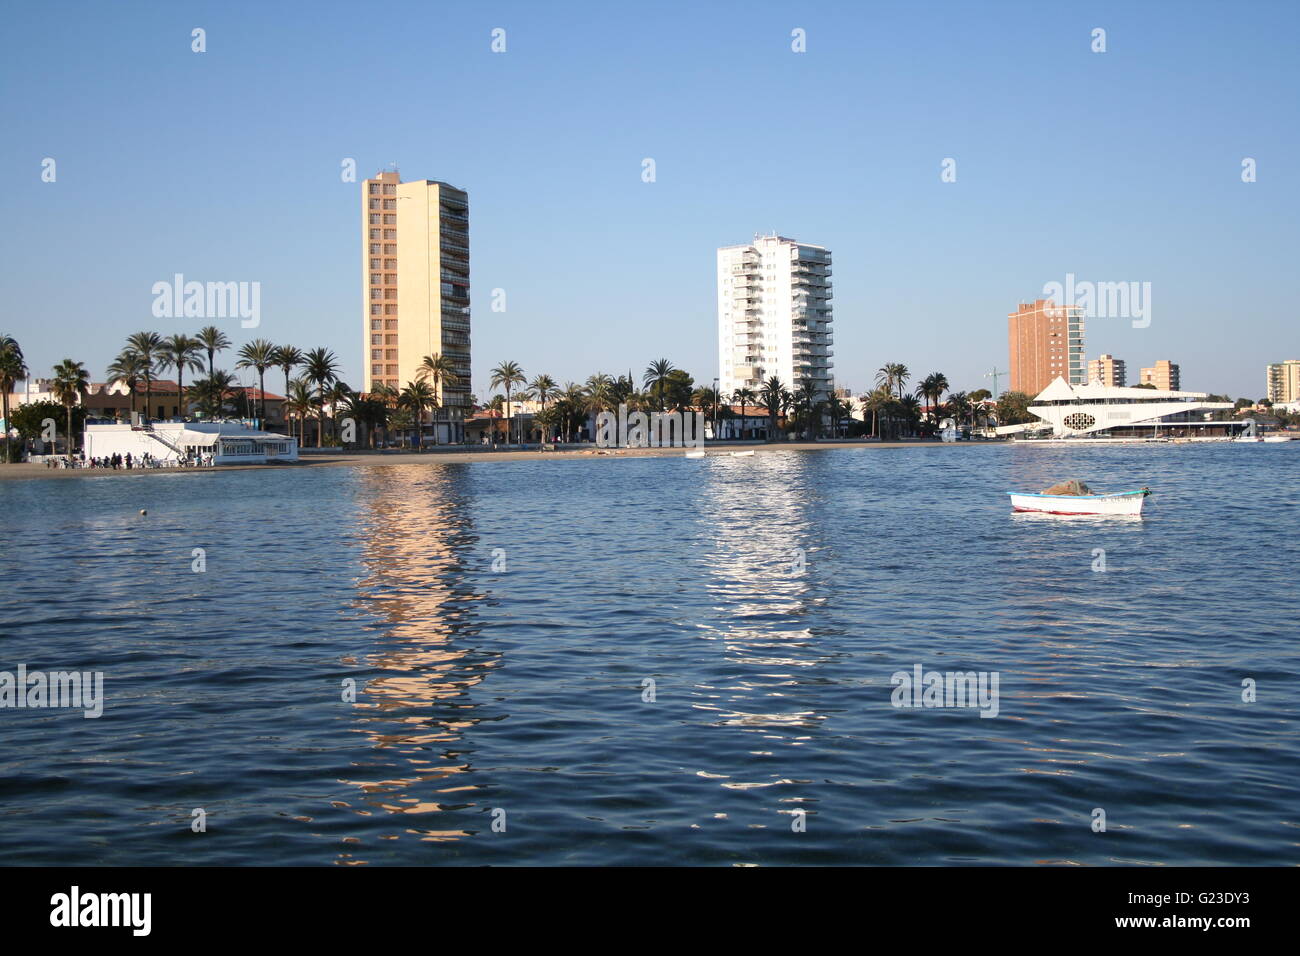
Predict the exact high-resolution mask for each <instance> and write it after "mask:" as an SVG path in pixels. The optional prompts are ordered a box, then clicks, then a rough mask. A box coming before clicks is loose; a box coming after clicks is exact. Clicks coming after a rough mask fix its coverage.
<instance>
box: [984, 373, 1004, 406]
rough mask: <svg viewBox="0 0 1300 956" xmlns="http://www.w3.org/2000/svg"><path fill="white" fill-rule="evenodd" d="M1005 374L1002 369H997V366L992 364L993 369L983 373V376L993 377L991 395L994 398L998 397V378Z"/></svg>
mask: <svg viewBox="0 0 1300 956" xmlns="http://www.w3.org/2000/svg"><path fill="white" fill-rule="evenodd" d="M1006 374H1007V373H1006V372H1004V371H998V367H997V366H996V365H994V366H993V371H991V372H985V373H984V377H985V378H991V379H993V397H994V398H995V399H996V398H997V397H998V379H999V378H1000V377H1002V376H1003V375H1006Z"/></svg>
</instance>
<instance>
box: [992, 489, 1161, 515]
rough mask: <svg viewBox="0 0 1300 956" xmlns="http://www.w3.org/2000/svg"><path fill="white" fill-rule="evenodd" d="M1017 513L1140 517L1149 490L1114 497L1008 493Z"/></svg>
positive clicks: (1126, 492) (1149, 492)
mask: <svg viewBox="0 0 1300 956" xmlns="http://www.w3.org/2000/svg"><path fill="white" fill-rule="evenodd" d="M1007 494H1008V495H1010V496H1011V507H1012V509H1013V510H1015V511H1032V512H1037V513H1039V514H1049V515H1140V514H1141V513H1142V503H1143V502H1144V501H1146V500H1147V496H1148V495H1149V494H1151V491H1150V489H1147V488H1139V489H1138V490H1137V491H1121V492H1119V493H1118V494H1113V495H1032V494H1023V493H1021V492H1018V491H1008V492H1007Z"/></svg>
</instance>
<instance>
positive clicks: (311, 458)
mask: <svg viewBox="0 0 1300 956" xmlns="http://www.w3.org/2000/svg"><path fill="white" fill-rule="evenodd" d="M993 444H998V442H990V441H962V442H942V441H937V440H931V439H911V440H906V441H880V440H877V439H826V440H824V441H817V442H799V441H790V442H772V443H770V444H769V443H762V442H757V443H756V442H720V443H712V442H706V443H705V445H704V447H703V449H694V448H597V447H596V446H594V445H589V444H588V445H568V446H561V447H558V448H556V449H555V450H554V451H550V450H548V451H542V450H540V449H539V448H538V447H537V446H536V445H533V446H523V447H506V446H504V445H503V446H499V447H497V448H495V449H494V448H491V447H487V448H484V447H472V448H471V447H467V446H464V445H455V446H448V445H443V446H438V447H432V448H425V449H423V450H422V451H411V450H398V449H386V450H383V451H378V450H369V449H367V450H364V451H344V450H342V449H337V448H320V449H312V448H309V449H304V450H303V452H302V456H301V458H300V459H299V460H298V461H297V462H294V463H284V464H270V465H263V464H256V465H214V466H209V467H204V468H172V469H167V470H166V473H167V474H176V475H182V474H184V475H211V474H214V473H217V472H223V471H242V470H248V469H253V470H260V471H281V470H284V469H294V468H320V467H332V466H339V465H429V464H465V463H468V462H493V461H556V460H560V461H593V460H594V461H601V460H612V459H617V458H647V457H654V456H677V457H679V458H680V457H684V456H685V455H686V453H687V452H691V451H699V450H703V451H704V452H705V455H706V456H707V457H713V456H715V455H717V456H723V457H725V456H727V455H730V454H731V453H732V452H736V451H754V452H757V453H758V454H765V453H767V452H774V451H828V450H834V449H841V450H843V449H859V450H861V449H866V448H916V447H924V448H960V447H963V446H970V447H977V446H982V445H993ZM160 473H162V472H160V471H159V470H157V469H136V468H133V469H130V470H117V471H114V470H105V469H96V468H70V469H69V468H64V469H52V468H47V467H46V466H45V465H44V464H43V463H40V462H22V463H20V464H13V465H5V464H0V481H3V480H5V479H18V478H119V477H129V476H131V475H150V474H153V475H157V474H160Z"/></svg>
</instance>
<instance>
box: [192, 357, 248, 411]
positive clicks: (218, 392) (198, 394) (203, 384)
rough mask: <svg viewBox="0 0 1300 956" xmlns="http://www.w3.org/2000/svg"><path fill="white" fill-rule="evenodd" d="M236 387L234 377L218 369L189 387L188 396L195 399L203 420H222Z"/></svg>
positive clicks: (236, 383)
mask: <svg viewBox="0 0 1300 956" xmlns="http://www.w3.org/2000/svg"><path fill="white" fill-rule="evenodd" d="M238 385H239V382H238V381H236V379H235V376H233V375H231V374H230V373H229V372H223V371H221V370H220V369H218V370H217V371H215V372H213V373H212V374H211V375H209V376H207V377H206V378H201V379H199V380H198V381H197V382H195V383H194V384H193V385H191V386H190V394H191V395H193V396H194V397H195V402H194V403H195V404H196V405H197V406H198V408H199V412H200V414H202V415H203V416H204V417H205V418H212V419H216V418H224V417H225V414H226V411H227V406H229V405H230V399H231V398H232V396H233V395H234V392H235V389H236V388H237V387H238Z"/></svg>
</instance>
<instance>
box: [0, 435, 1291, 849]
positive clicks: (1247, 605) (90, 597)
mask: <svg viewBox="0 0 1300 956" xmlns="http://www.w3.org/2000/svg"><path fill="white" fill-rule="evenodd" d="M1298 462H1300V443H1291V444H1288V445H1247V446H1242V445H1237V446H1231V445H1229V446H1214V445H1199V446H1197V445H1177V446H1174V445H1164V446H1132V447H1122V446H1120V447H1117V446H1100V447H1091V448H1063V447H1059V446H1055V447H1052V446H1049V447H1037V448H1035V447H1024V446H1021V447H1014V446H1010V447H1008V446H993V447H982V446H976V447H955V448H909V449H899V450H888V449H869V450H833V451H818V452H806V453H801V452H779V453H760V454H759V455H756V456H754V457H752V458H730V457H718V458H708V459H704V460H687V459H684V458H671V459H668V458H656V459H628V460H601V461H591V460H588V461H551V462H536V463H532V462H523V463H497V462H484V463H479V464H470V465H438V464H427V463H420V464H415V465H394V466H384V467H355V468H353V467H340V468H316V469H311V470H306V469H303V470H283V471H282V470H271V471H266V472H256V471H241V472H228V473H211V474H184V475H167V474H160V475H157V476H152V475H151V476H148V477H142V476H131V477H125V476H120V477H113V476H104V477H100V478H87V479H80V480H70V479H63V480H45V479H41V480H31V481H14V482H4V483H0V594H2V595H3V597H4V599H5V601H4V606H5V614H4V618H3V620H2V621H0V670H8V671H13V670H14V669H15V668H16V667H17V665H18V664H20V663H25V664H26V665H27V666H28V668H29V669H31V670H37V669H43V670H60V669H78V670H92V671H93V670H98V671H103V672H104V674H105V692H106V696H107V701H106V703H105V711H104V716H103V717H102V718H100V719H98V720H87V719H84V718H83V717H82V716H81V713H80V712H79V711H71V710H13V709H6V710H0V734H3V741H4V747H3V750H0V861H2V862H4V863H9V864H23V863H48V864H58V863H79V864H129V863H143V864H231V863H268V864H270V863H276V864H337V865H355V864H371V865H383V864H438V863H446V864H454V863H462V864H484V863H489V864H516V863H524V864H609V863H659V864H721V865H731V864H797V863H866V864H974V863H980V864H988V863H996V864H1091V865H1104V864H1136V865H1160V864H1264V863H1267V864H1294V863H1296V862H1298V861H1300V850H1298V846H1297V841H1298V840H1300V828H1298V827H1300V800H1298V798H1297V790H1296V785H1297V781H1298V780H1300V739H1298V737H1297V731H1298V730H1300V725H1298V724H1297V717H1298V716H1300V684H1298V679H1300V661H1298V660H1297V653H1296V606H1297V602H1296V597H1295V568H1296V558H1297V550H1296V535H1297V531H1298V530H1300V493H1298V492H1297V483H1296V481H1295V474H1296V467H1297V463H1298ZM1071 477H1079V478H1083V479H1084V480H1086V481H1088V482H1089V483H1091V484H1092V485H1093V486H1094V487H1099V488H1102V489H1104V490H1120V489H1124V488H1128V487H1135V486H1139V485H1142V484H1148V485H1150V486H1151V487H1152V488H1153V489H1154V490H1155V491H1156V493H1157V494H1156V497H1153V498H1151V499H1149V502H1148V516H1147V517H1146V518H1145V519H1143V520H1139V521H1133V520H1126V519H1109V520H1097V519H1082V520H1079V519H1075V520H1069V519H1064V520H1062V519H1051V518H1035V517H1032V516H1016V517H1013V516H1012V515H1011V514H1010V511H1009V507H1008V504H1007V500H1006V497H1005V495H1003V494H1002V492H1004V491H1006V490H1009V489H1013V488H1014V489H1022V490H1037V489H1039V488H1041V487H1043V486H1045V485H1048V484H1050V483H1052V482H1054V481H1056V480H1061V479H1065V478H1071ZM141 508H147V509H148V511H149V514H148V516H147V517H141V516H140V515H139V514H138V512H139V510H140V509H141ZM194 548H203V549H205V552H206V561H207V570H206V572H204V573H194V572H193V571H192V570H191V562H192V561H193V560H194V559H193V557H192V550H193V549H194ZM497 549H500V550H497ZM797 549H801V550H802V554H803V561H804V570H803V572H802V573H801V574H796V573H792V570H793V566H794V562H795V561H796V555H797ZM1096 549H1104V552H1105V553H1104V559H1105V563H1106V567H1107V570H1106V571H1105V572H1104V573H1103V572H1097V571H1094V570H1093V567H1094V564H1095V563H1097V561H1098V553H1097V551H1096ZM494 559H495V560H496V563H497V566H498V567H500V566H501V561H502V560H504V569H503V570H500V571H494V570H493V563H494ZM915 664H921V665H923V667H925V668H926V669H937V670H944V671H947V670H961V671H970V670H974V671H996V672H998V673H999V674H1000V691H1001V702H1000V713H999V715H998V716H997V717H996V718H993V719H983V718H981V717H980V716H979V714H978V712H977V711H974V710H970V709H928V710H905V709H897V708H895V707H894V706H892V705H891V702H890V697H891V691H892V690H893V687H892V685H891V682H890V678H891V675H892V674H893V673H894V672H895V671H898V670H907V671H910V670H911V669H912V667H913V665H915ZM1245 678H1251V679H1253V680H1255V681H1256V682H1257V686H1258V700H1257V701H1256V702H1254V703H1244V702H1243V701H1242V681H1243V679H1245ZM647 679H651V680H653V682H654V685H653V690H654V695H653V696H654V700H653V702H649V701H647V700H645V699H643V697H644V696H646V695H647V689H646V681H647ZM348 682H355V686H356V700H355V702H346V701H345V700H344V699H343V698H344V693H345V688H346V686H347V683H348ZM195 808H203V809H204V810H205V811H206V814H207V827H208V829H207V832H206V833H201V834H196V833H193V832H191V829H190V821H191V812H192V811H193V810H194V809H195ZM1094 808H1102V809H1104V810H1105V813H1106V821H1107V832H1105V833H1094V832H1093V831H1092V827H1091V823H1092V813H1093V810H1094ZM799 810H802V811H804V814H805V815H804V816H803V819H804V821H805V822H806V832H796V830H795V829H794V828H793V827H792V823H793V822H795V821H797V820H798V819H799V818H800V815H799V814H798V813H797V812H796V811H799ZM494 820H497V821H504V824H505V829H504V832H498V831H499V830H500V826H499V825H498V828H497V829H496V830H494V828H493V821H494Z"/></svg>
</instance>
